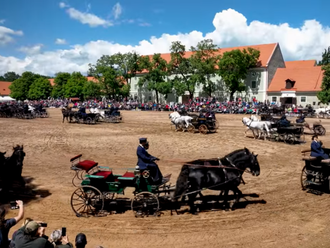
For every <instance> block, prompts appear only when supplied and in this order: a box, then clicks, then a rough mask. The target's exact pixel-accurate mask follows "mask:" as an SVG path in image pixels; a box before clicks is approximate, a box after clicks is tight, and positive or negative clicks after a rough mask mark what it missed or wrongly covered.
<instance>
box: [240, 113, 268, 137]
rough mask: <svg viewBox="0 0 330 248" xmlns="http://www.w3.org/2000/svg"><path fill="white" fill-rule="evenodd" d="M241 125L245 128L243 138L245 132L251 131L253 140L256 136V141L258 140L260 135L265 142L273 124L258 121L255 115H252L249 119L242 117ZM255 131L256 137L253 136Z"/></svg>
mask: <svg viewBox="0 0 330 248" xmlns="http://www.w3.org/2000/svg"><path fill="white" fill-rule="evenodd" d="M242 123H243V124H244V125H245V126H246V127H247V128H246V130H245V136H246V132H247V131H249V130H251V131H252V133H253V136H254V138H256V136H258V139H260V137H261V135H263V136H264V139H265V140H266V137H267V136H269V135H270V130H271V129H272V125H273V124H274V122H271V121H260V120H259V119H258V117H256V116H255V115H252V116H251V117H250V118H248V117H243V119H242ZM255 131H256V132H257V135H256V134H255Z"/></svg>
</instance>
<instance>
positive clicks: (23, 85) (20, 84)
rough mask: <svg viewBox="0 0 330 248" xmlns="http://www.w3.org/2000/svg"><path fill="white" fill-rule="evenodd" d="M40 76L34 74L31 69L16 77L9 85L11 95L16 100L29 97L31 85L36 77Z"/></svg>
mask: <svg viewBox="0 0 330 248" xmlns="http://www.w3.org/2000/svg"><path fill="white" fill-rule="evenodd" d="M40 77H41V76H40V75H38V74H34V73H32V72H29V71H26V72H24V73H23V74H22V76H21V77H20V78H19V79H16V80H15V81H14V82H13V83H12V84H11V85H10V86H9V89H10V91H11V93H10V96H11V97H12V98H14V99H16V100H25V99H28V94H29V90H30V86H31V85H32V84H33V82H34V81H35V80H36V79H38V78H40Z"/></svg>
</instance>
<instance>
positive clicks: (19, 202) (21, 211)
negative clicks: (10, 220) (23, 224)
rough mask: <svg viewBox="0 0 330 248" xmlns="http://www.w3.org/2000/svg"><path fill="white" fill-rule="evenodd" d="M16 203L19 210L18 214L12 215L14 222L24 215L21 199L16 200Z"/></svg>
mask: <svg viewBox="0 0 330 248" xmlns="http://www.w3.org/2000/svg"><path fill="white" fill-rule="evenodd" d="M16 203H17V206H19V212H18V215H17V216H16V217H14V219H15V220H16V223H18V222H19V221H20V220H21V219H23V217H24V206H23V202H22V201H16Z"/></svg>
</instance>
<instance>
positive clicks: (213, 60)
mask: <svg viewBox="0 0 330 248" xmlns="http://www.w3.org/2000/svg"><path fill="white" fill-rule="evenodd" d="M190 50H191V51H192V52H193V55H192V56H191V61H192V64H193V67H194V68H195V74H196V76H197V78H198V81H199V82H200V83H202V84H203V91H204V92H206V93H207V94H208V96H211V95H212V93H213V92H214V91H215V90H216V84H215V82H213V81H212V80H211V78H212V77H214V76H215V74H216V72H217V69H216V65H217V61H218V60H219V56H217V54H216V53H217V52H218V51H219V48H218V47H217V45H215V44H213V40H211V39H206V40H202V41H200V42H198V44H197V46H196V47H191V49H190Z"/></svg>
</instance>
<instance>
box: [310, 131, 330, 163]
mask: <svg viewBox="0 0 330 248" xmlns="http://www.w3.org/2000/svg"><path fill="white" fill-rule="evenodd" d="M322 145H323V144H322V141H319V137H318V136H317V135H313V137H312V143H311V157H317V158H322V159H328V158H329V155H328V154H326V153H325V152H324V150H323V149H322Z"/></svg>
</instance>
